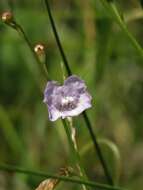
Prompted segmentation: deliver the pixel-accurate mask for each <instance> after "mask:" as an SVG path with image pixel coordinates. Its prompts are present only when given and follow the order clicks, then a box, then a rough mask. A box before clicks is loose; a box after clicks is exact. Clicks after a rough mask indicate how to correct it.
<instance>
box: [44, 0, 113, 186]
mask: <svg viewBox="0 0 143 190" xmlns="http://www.w3.org/2000/svg"><path fill="white" fill-rule="evenodd" d="M44 1H45V5H46V8H47V12H48V15H49V19H50V23H51V26H52V29H53V33H54V36H55V39H56V43H57V46H58V48H59V51H60V53H61V57H62V59H63V63H64V65H65V68H66V71H67V74H68V76H70V75H71V74H72V71H71V69H70V67H69V63H68V61H67V58H66V55H65V53H64V50H63V47H62V44H61V42H60V38H59V36H58V32H57V29H56V26H55V22H54V19H53V16H52V13H51V8H50V5H49V2H48V0H44ZM83 118H84V121H85V123H86V125H87V129H88V130H89V133H90V136H91V139H92V141H93V144H94V147H95V150H96V152H97V154H98V157H99V159H100V162H101V164H102V167H103V170H104V172H105V175H106V178H107V180H108V182H109V184H113V181H112V178H111V176H110V173H109V171H108V168H107V166H106V162H105V160H104V158H103V155H102V152H101V150H100V147H99V145H98V142H97V140H96V135H95V134H94V131H93V129H92V125H91V123H90V120H89V118H88V116H87V114H86V112H84V113H83Z"/></svg>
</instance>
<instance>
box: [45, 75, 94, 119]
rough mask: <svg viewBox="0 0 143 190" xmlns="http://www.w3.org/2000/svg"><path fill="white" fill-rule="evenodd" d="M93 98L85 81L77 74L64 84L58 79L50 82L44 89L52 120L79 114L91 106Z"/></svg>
mask: <svg viewBox="0 0 143 190" xmlns="http://www.w3.org/2000/svg"><path fill="white" fill-rule="evenodd" d="M91 99H92V98H91V96H90V94H89V93H88V92H87V90H86V85H85V83H84V81H83V80H81V79H80V78H79V77H77V76H75V75H72V76H70V77H68V78H67V79H66V80H65V82H64V85H63V86H60V85H59V84H58V83H57V82H56V81H50V82H48V83H47V86H46V89H45V91H44V103H46V104H47V106H48V112H49V119H50V120H51V121H55V120H57V119H58V118H60V117H61V118H66V117H72V116H77V115H79V114H80V113H82V112H83V111H84V110H85V109H88V108H90V107H91Z"/></svg>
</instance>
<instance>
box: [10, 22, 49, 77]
mask: <svg viewBox="0 0 143 190" xmlns="http://www.w3.org/2000/svg"><path fill="white" fill-rule="evenodd" d="M8 26H10V27H12V28H13V29H15V30H16V31H17V32H18V33H19V35H20V36H21V37H22V38H23V39H24V41H25V42H26V44H27V46H28V47H29V49H30V50H31V52H32V54H33V57H34V59H35V60H36V62H37V65H38V68H39V70H40V71H41V73H42V74H43V76H44V77H45V79H49V77H48V73H47V72H46V70H45V69H44V68H43V67H42V65H41V62H40V60H39V58H38V56H37V54H36V53H35V51H34V48H33V45H32V44H31V42H30V40H29V39H28V37H27V35H26V33H25V31H24V30H23V28H22V26H21V25H19V24H18V23H17V22H16V21H13V22H11V23H8Z"/></svg>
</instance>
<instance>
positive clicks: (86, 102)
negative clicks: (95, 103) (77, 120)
mask: <svg viewBox="0 0 143 190" xmlns="http://www.w3.org/2000/svg"><path fill="white" fill-rule="evenodd" d="M91 99H92V98H91V96H90V95H89V93H87V92H86V93H85V94H83V95H81V96H80V98H79V103H78V105H77V107H76V108H75V109H73V110H71V111H64V112H62V113H61V115H62V118H63V119H64V118H66V117H72V116H77V115H79V114H81V113H82V112H83V111H84V110H86V109H88V108H91V106H92V105H91Z"/></svg>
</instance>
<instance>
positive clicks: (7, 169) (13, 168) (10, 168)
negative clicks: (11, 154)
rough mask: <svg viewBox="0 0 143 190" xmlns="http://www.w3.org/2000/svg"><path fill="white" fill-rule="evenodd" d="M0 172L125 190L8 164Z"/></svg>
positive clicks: (111, 189)
mask: <svg viewBox="0 0 143 190" xmlns="http://www.w3.org/2000/svg"><path fill="white" fill-rule="evenodd" d="M0 170H1V171H5V172H11V173H13V172H16V173H20V174H25V175H32V176H37V177H42V178H52V179H59V180H61V181H65V182H71V183H76V184H84V185H86V186H89V187H93V188H94V189H95V188H98V189H103V190H104V189H105V190H125V189H123V188H121V187H112V186H110V185H107V184H101V183H95V182H91V181H85V180H80V179H73V178H71V177H65V176H58V175H52V174H48V173H44V172H39V171H33V170H32V171H31V170H27V169H23V168H20V167H17V166H13V165H8V164H0Z"/></svg>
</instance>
